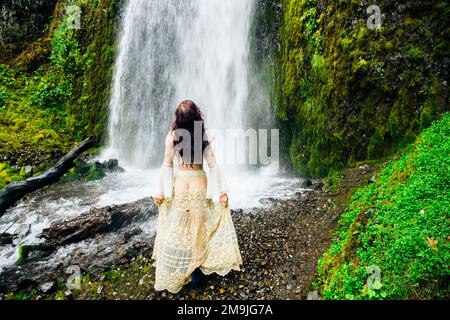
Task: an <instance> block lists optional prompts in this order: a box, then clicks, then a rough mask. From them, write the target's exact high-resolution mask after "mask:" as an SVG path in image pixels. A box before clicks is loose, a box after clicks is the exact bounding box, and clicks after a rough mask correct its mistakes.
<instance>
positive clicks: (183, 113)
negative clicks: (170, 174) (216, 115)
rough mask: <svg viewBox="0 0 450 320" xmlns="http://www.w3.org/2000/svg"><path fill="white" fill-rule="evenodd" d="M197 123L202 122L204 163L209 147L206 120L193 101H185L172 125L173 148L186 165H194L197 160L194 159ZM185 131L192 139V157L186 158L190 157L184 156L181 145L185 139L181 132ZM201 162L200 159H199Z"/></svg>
mask: <svg viewBox="0 0 450 320" xmlns="http://www.w3.org/2000/svg"><path fill="white" fill-rule="evenodd" d="M195 122H200V123H201V127H202V136H201V139H202V159H201V160H202V161H203V153H204V152H205V149H206V148H207V147H208V146H209V141H208V139H204V137H205V132H206V128H205V119H204V116H203V113H202V111H201V110H200V108H199V107H198V106H197V105H196V104H195V103H194V102H193V101H191V100H185V101H183V102H181V103H180V105H179V106H178V108H177V109H176V110H175V119H174V121H173V123H172V131H173V132H174V139H173V146H174V149H175V152H176V153H177V154H179V155H180V156H181V157H182V158H183V162H184V163H185V164H189V165H192V164H193V163H194V161H195V160H196V159H195V157H194V153H195V148H194V145H195V141H194V139H195V136H194V128H195ZM177 129H184V130H187V131H189V133H190V137H191V141H190V142H191V157H190V158H189V157H186V156H188V155H183V149H182V148H181V146H179V144H180V143H181V142H182V141H183V137H182V136H181V134H180V130H177ZM199 160H200V159H199Z"/></svg>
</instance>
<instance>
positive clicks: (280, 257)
mask: <svg viewBox="0 0 450 320" xmlns="http://www.w3.org/2000/svg"><path fill="white" fill-rule="evenodd" d="M377 170H378V167H377V166H368V165H363V166H360V167H357V168H354V169H349V170H347V171H345V172H344V173H343V174H342V176H340V177H339V183H338V184H337V185H336V186H334V188H333V191H330V190H329V189H328V190H327V189H326V188H323V187H322V185H321V184H313V185H311V186H310V187H311V189H310V190H308V191H306V192H304V193H298V194H297V195H296V196H294V197H292V198H291V199H288V200H278V199H276V198H267V199H263V200H262V201H264V207H262V208H256V209H253V210H250V211H249V212H245V213H244V212H241V211H239V210H238V211H234V212H233V214H232V215H233V220H234V223H235V226H236V230H237V233H238V239H239V244H240V247H241V252H242V256H243V260H244V265H243V268H242V271H241V272H234V271H233V272H232V273H230V274H229V275H227V276H226V277H223V278H222V277H219V276H216V275H211V276H208V277H207V278H206V281H205V282H204V284H203V285H202V286H200V287H199V288H193V287H192V286H191V285H190V284H189V285H187V286H185V288H184V289H183V290H182V291H181V292H179V293H178V294H170V293H167V292H155V291H154V289H153V283H154V268H153V265H152V263H151V260H150V256H151V251H152V247H153V237H152V236H148V234H147V233H143V232H142V230H141V228H140V227H139V226H142V221H145V220H151V219H155V218H156V210H155V208H154V206H153V205H152V203H151V200H150V199H143V200H140V201H137V202H135V203H132V204H125V205H121V206H115V207H108V208H103V209H93V210H91V211H90V212H88V213H86V214H84V215H81V216H80V217H77V218H75V219H71V220H69V221H62V222H59V223H55V224H53V225H52V226H51V227H50V228H49V230H46V231H45V232H44V233H43V235H42V237H43V238H44V239H45V241H44V242H43V244H44V250H36V251H33V250H31V253H30V254H29V256H28V257H26V259H25V260H24V262H23V264H22V265H20V266H14V267H12V268H9V269H7V270H5V271H3V272H2V273H1V274H0V290H1V292H2V293H1V298H6V299H8V298H21V299H44V298H56V299H305V298H308V297H309V298H310V299H315V298H318V296H317V295H316V294H315V293H313V292H312V291H314V288H313V287H312V285H311V284H312V282H313V280H314V278H315V277H316V268H317V261H318V260H319V258H320V257H321V256H322V254H323V253H324V252H325V251H326V249H327V248H328V247H329V245H330V244H331V241H332V236H333V233H334V231H335V229H336V226H337V222H338V219H339V216H340V214H341V213H342V211H343V210H344V209H345V206H346V203H347V201H348V199H349V197H350V195H351V193H352V192H353V190H354V189H355V188H356V187H358V186H360V185H363V184H367V183H370V181H371V180H373V178H371V177H372V176H373V174H374V172H376V171H377ZM48 247H50V249H49V250H46V249H47V248H48ZM69 248H70V249H71V250H68V249H69ZM31 249H35V248H31ZM37 249H42V248H37ZM64 252H68V254H67V255H66V256H64ZM69 252H70V254H69ZM61 257H63V258H61ZM70 266H76V267H77V268H79V271H80V273H81V276H80V280H81V284H80V287H78V288H72V290H68V289H67V287H66V281H67V279H68V278H69V277H70V276H71V273H67V272H68V271H70V272H74V270H73V269H71V270H68V267H70Z"/></svg>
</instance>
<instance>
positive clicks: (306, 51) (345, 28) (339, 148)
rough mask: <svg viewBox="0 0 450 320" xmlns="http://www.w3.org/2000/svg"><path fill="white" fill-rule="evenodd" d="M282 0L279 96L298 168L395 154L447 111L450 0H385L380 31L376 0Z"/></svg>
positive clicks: (309, 171) (313, 170)
mask: <svg viewBox="0 0 450 320" xmlns="http://www.w3.org/2000/svg"><path fill="white" fill-rule="evenodd" d="M274 1H275V0H274ZM279 2H280V3H281V4H282V7H281V8H282V9H281V23H280V27H279V29H278V32H279V39H280V43H279V47H280V49H279V51H278V55H277V57H276V81H275V86H276V89H275V91H276V92H275V94H274V99H275V101H274V102H275V110H276V112H277V114H278V115H279V117H280V119H282V120H283V123H284V124H285V126H287V127H288V130H289V132H290V138H291V141H290V143H289V145H288V148H289V149H290V152H291V160H292V162H293V164H294V167H295V168H296V170H297V172H298V173H299V174H302V175H304V174H306V175H310V176H318V175H321V176H326V175H327V174H328V171H329V170H333V169H337V168H339V167H341V166H343V165H344V166H345V165H348V164H349V161H350V160H352V161H362V160H365V159H368V158H369V159H374V158H381V157H385V156H387V155H390V154H393V153H394V152H396V150H399V149H400V148H402V147H404V146H405V145H407V144H408V143H411V142H412V141H414V139H415V137H416V136H417V135H418V134H419V133H420V131H421V130H422V129H424V128H426V127H427V126H429V125H430V123H431V122H432V121H433V120H436V119H438V118H439V117H440V116H441V115H442V114H443V113H445V112H446V111H448V110H449V103H448V101H449V90H448V88H447V87H443V85H442V84H443V83H444V82H445V81H447V82H448V79H446V72H443V68H445V67H444V66H446V65H447V64H448V63H447V62H446V61H448V59H449V58H450V57H449V52H450V51H449V50H448V48H449V43H448V37H447V36H448V34H449V33H450V26H449V23H448V19H447V18H446V15H445V14H443V12H448V5H447V4H445V3H444V2H442V1H438V2H427V3H423V2H422V1H409V2H408V4H405V5H402V6H398V7H395V8H391V5H390V4H389V2H388V1H384V0H382V1H381V2H379V3H377V4H378V5H379V6H380V7H381V8H382V10H383V8H387V7H389V8H391V9H392V10H389V11H387V12H385V11H383V13H384V16H383V22H382V23H383V27H382V28H381V29H379V30H376V31H374V30H369V29H368V28H367V26H366V20H365V17H366V12H365V9H366V8H367V7H368V5H369V4H367V6H366V5H365V4H361V3H359V2H355V1H342V2H338V3H337V4H334V3H330V2H328V3H322V2H317V1H295V0H279ZM416 12H421V17H422V18H421V19H418V18H417V16H416ZM398 16H401V17H402V21H398ZM362 17H363V18H362ZM425 18H426V21H431V22H429V23H424V21H425Z"/></svg>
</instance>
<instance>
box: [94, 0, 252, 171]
mask: <svg viewBox="0 0 450 320" xmlns="http://www.w3.org/2000/svg"><path fill="white" fill-rule="evenodd" d="M253 2H254V0H226V1H224V0H184V1H180V0H152V1H149V0H129V2H128V4H127V7H126V11H125V15H124V17H123V22H122V23H123V25H122V35H121V38H120V43H119V54H118V57H117V61H116V67H115V74H114V82H113V88H112V98H111V101H110V121H109V145H108V148H107V149H106V151H105V154H104V155H103V157H105V158H108V157H109V158H117V159H119V161H120V162H121V163H126V164H128V165H131V166H133V167H140V168H149V167H156V166H159V165H160V164H161V162H162V158H163V156H162V154H163V147H164V145H163V142H164V138H165V136H166V134H167V132H168V131H169V129H170V123H171V120H172V117H173V113H174V110H175V108H176V106H177V105H178V103H179V102H181V101H182V100H184V99H191V100H193V101H195V102H196V103H197V104H198V105H199V106H200V108H202V110H203V111H204V113H205V116H206V121H207V125H208V127H209V128H213V129H219V130H225V129H236V128H242V127H243V126H244V119H245V116H246V112H245V105H246V102H247V98H248V61H249V38H250V35H249V32H250V22H251V16H252V10H253V5H254V4H253Z"/></svg>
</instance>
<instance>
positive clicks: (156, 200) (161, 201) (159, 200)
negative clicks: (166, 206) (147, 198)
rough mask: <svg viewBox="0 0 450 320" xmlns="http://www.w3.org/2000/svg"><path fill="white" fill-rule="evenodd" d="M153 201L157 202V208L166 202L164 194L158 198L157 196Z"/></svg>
mask: <svg viewBox="0 0 450 320" xmlns="http://www.w3.org/2000/svg"><path fill="white" fill-rule="evenodd" d="M153 201H154V202H155V204H156V205H157V206H160V205H161V204H162V203H163V201H164V196H163V195H162V194H161V195H158V196H155V197H153Z"/></svg>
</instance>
